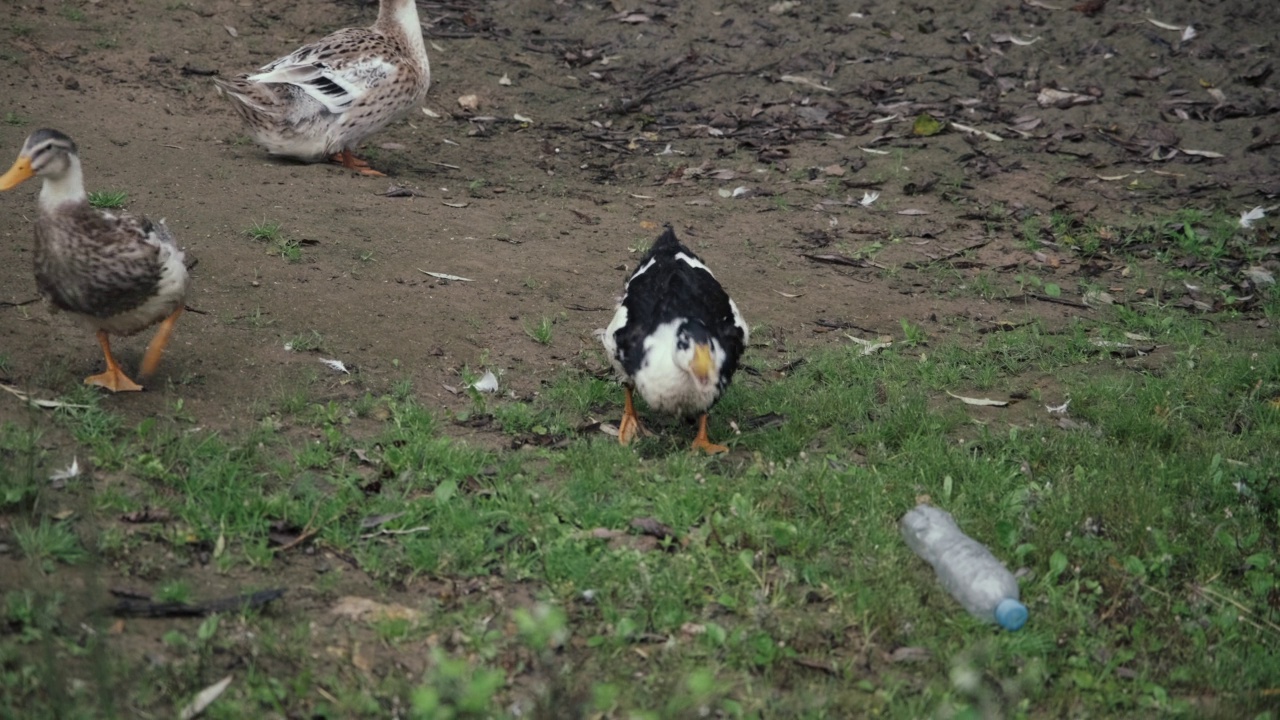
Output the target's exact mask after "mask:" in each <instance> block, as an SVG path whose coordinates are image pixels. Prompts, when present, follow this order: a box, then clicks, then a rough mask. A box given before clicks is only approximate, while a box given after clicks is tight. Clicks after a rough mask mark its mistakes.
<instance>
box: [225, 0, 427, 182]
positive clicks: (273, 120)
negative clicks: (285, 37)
mask: <svg viewBox="0 0 1280 720" xmlns="http://www.w3.org/2000/svg"><path fill="white" fill-rule="evenodd" d="M214 85H215V86H216V87H217V89H218V92H219V93H220V94H222V95H225V96H226V97H228V98H230V100H231V103H232V107H234V108H235V111H236V113H237V114H239V115H240V117H241V118H242V119H243V120H244V122H245V126H246V127H247V128H248V130H249V133H250V134H251V135H253V139H254V140H256V141H257V142H258V144H260V145H262V146H263V147H265V148H266V149H267V152H269V153H271V154H272V155H283V156H286V157H292V158H297V159H299V160H306V161H314V160H319V159H321V158H325V157H328V158H330V160H332V161H333V162H336V163H339V164H341V165H342V166H343V167H346V168H350V169H352V170H355V171H356V172H358V173H360V174H362V175H372V176H381V175H382V173H381V172H378V171H377V170H374V169H373V168H371V167H369V164H368V163H367V162H365V161H364V160H361V159H360V158H357V157H356V156H355V154H354V152H353V151H354V150H355V149H356V147H357V146H358V145H359V144H360V143H361V142H362V141H363V140H364V139H365V138H367V137H369V136H370V135H372V134H374V133H376V132H378V131H379V130H381V129H382V128H384V127H386V126H387V125H388V124H390V123H391V122H393V121H395V120H396V119H398V118H400V117H403V116H404V115H405V113H407V112H409V111H410V110H412V109H413V108H414V106H416V105H417V104H418V103H419V102H421V101H422V98H423V97H424V96H425V95H426V94H427V90H428V89H429V88H430V87H431V64H430V62H429V61H428V59H427V48H426V45H425V44H424V42H423V40H422V26H421V24H420V23H419V20H418V7H417V5H416V0H381V2H379V3H378V19H377V20H376V21H375V22H374V23H373V25H372V26H371V27H367V28H345V29H343V30H338V31H337V32H334V33H332V34H330V35H327V36H325V37H323V38H321V39H319V40H317V41H316V42H314V43H311V44H309V45H303V46H302V47H300V48H298V49H297V50H295V51H293V52H292V53H290V54H288V55H286V56H284V57H282V58H280V59H278V60H275V61H273V62H271V63H268V64H267V65H264V66H262V67H261V68H259V70H258V72H256V73H253V74H246V75H239V76H236V77H233V78H227V79H221V78H217V79H214Z"/></svg>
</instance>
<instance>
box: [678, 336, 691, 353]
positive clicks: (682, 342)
mask: <svg viewBox="0 0 1280 720" xmlns="http://www.w3.org/2000/svg"><path fill="white" fill-rule="evenodd" d="M676 349H677V350H688V349H689V338H684V337H682V338H680V339H679V340H677V341H676Z"/></svg>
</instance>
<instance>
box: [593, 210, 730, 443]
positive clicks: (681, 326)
mask: <svg viewBox="0 0 1280 720" xmlns="http://www.w3.org/2000/svg"><path fill="white" fill-rule="evenodd" d="M749 338H750V330H749V329H748V328H747V324H746V321H744V320H743V319H742V314H741V313H740V312H738V306H737V305H736V304H734V302H733V300H732V299H730V297H729V295H728V293H726V292H725V290H724V288H723V287H722V286H721V285H720V282H719V281H718V280H716V278H715V275H713V274H712V272H711V270H710V269H709V268H708V267H707V266H706V265H705V264H704V263H703V262H702V260H701V259H700V258H699V257H698V256H697V255H696V254H694V252H693V251H692V250H690V249H689V248H687V247H685V246H684V245H683V244H681V243H680V241H679V240H678V239H677V238H676V234H675V231H674V230H672V228H671V227H670V226H667V228H666V230H665V231H664V232H663V233H662V235H661V237H659V238H658V241H657V242H656V243H654V245H653V247H652V248H651V249H650V250H649V252H648V254H646V255H645V257H644V258H643V259H642V260H641V261H640V265H639V266H638V267H637V268H636V271H635V272H633V273H632V274H631V277H630V278H628V280H627V285H626V289H625V291H624V293H623V296H622V300H621V301H619V303H618V308H617V310H616V311H615V313H614V316H613V321H612V322H610V323H609V327H607V328H606V329H605V331H604V335H603V337H602V338H601V341H602V342H603V344H604V348H605V351H606V352H607V353H608V354H609V360H610V362H611V363H612V365H613V367H614V370H616V371H617V373H618V376H619V377H620V378H621V379H622V382H623V385H624V388H625V391H626V406H625V409H624V411H623V416H622V422H621V423H620V424H619V426H618V440H619V442H621V443H622V444H623V445H627V444H629V443H630V442H631V440H632V439H634V438H635V436H636V434H637V433H638V432H639V431H640V427H641V426H640V419H639V416H638V415H637V414H636V410H635V405H634V403H633V399H632V390H633V389H634V390H635V391H636V392H639V393H640V397H642V398H643V399H644V401H645V403H646V404H647V405H648V406H649V407H650V408H652V409H654V410H657V411H659V412H666V413H671V414H674V415H679V416H682V417H690V418H692V417H696V418H698V434H697V437H696V438H695V439H694V441H693V448H694V449H695V450H701V451H703V452H706V453H708V454H715V453H722V452H726V451H728V448H727V447H725V446H724V445H718V444H715V443H713V442H711V440H710V439H709V438H708V437H707V412H708V411H709V410H710V409H711V407H712V406H713V405H715V404H716V401H718V400H719V399H720V397H721V396H722V395H723V394H724V391H725V390H726V389H727V388H728V387H729V383H730V381H731V380H732V379H733V374H734V372H735V371H736V370H737V368H738V359H739V358H740V357H741V356H742V352H743V350H745V349H746V346H747V342H748V340H749Z"/></svg>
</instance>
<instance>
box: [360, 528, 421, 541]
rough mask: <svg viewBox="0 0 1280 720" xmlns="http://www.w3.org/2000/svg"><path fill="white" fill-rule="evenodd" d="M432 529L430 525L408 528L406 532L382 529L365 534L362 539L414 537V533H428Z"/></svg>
mask: <svg viewBox="0 0 1280 720" xmlns="http://www.w3.org/2000/svg"><path fill="white" fill-rule="evenodd" d="M430 529H431V526H430V525H419V526H418V527H415V528H408V529H406V530H388V529H386V528H382V529H380V530H378V531H377V532H371V533H365V534H364V535H361V536H360V539H362V540H368V539H370V538H375V537H378V536H379V535H412V534H414V533H420V532H426V531H428V530H430Z"/></svg>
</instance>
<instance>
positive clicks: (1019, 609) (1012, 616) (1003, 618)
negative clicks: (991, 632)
mask: <svg viewBox="0 0 1280 720" xmlns="http://www.w3.org/2000/svg"><path fill="white" fill-rule="evenodd" d="M996 624H997V625H999V626H1000V627H1002V628H1004V629H1005V630H1019V629H1021V628H1022V626H1023V625H1026V624H1027V606H1026V605H1023V604H1022V603H1020V602H1018V601H1017V600H1014V599H1013V598H1005V599H1003V600H1001V601H1000V604H999V605H997V606H996Z"/></svg>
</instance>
